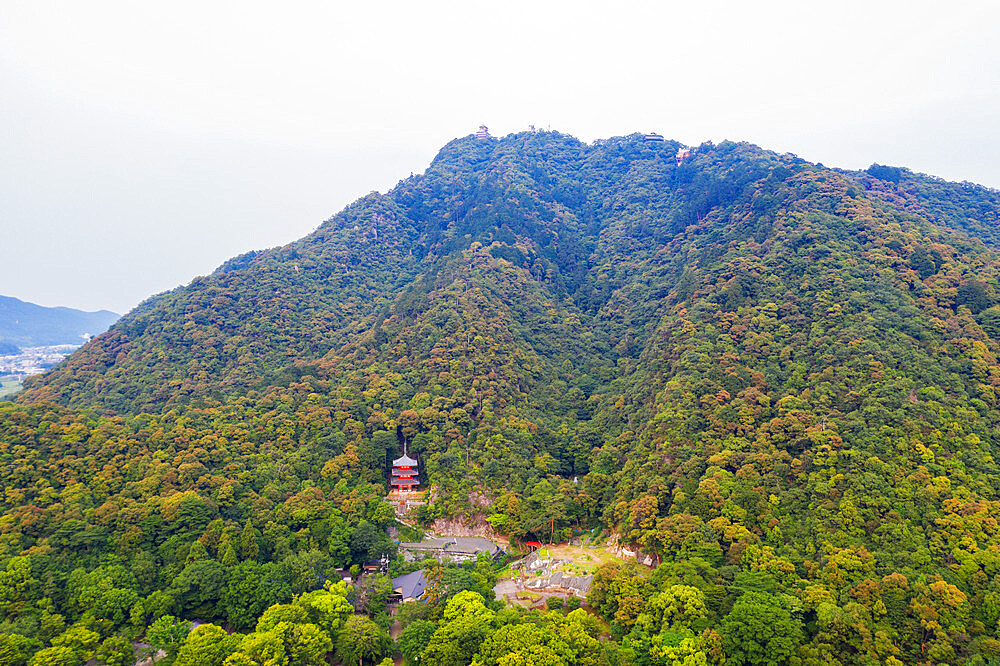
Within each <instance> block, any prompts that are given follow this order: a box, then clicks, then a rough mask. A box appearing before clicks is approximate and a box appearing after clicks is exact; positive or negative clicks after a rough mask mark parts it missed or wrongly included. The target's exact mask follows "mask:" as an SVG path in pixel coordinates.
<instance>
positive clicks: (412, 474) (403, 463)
mask: <svg viewBox="0 0 1000 666" xmlns="http://www.w3.org/2000/svg"><path fill="white" fill-rule="evenodd" d="M417 477H418V472H417V461H416V460H414V459H413V458H411V457H410V456H408V455H406V449H403V457H401V458H396V459H395V460H393V461H392V478H391V479H390V480H389V484H390V485H392V486H393V487H394V488H396V489H397V490H398V491H399V492H401V493H408V492H412V491H413V489H414V488H416V487H417V485H418V484H419V483H420V482H419V481H418V480H417Z"/></svg>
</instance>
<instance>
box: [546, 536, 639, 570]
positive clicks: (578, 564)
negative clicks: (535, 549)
mask: <svg viewBox="0 0 1000 666" xmlns="http://www.w3.org/2000/svg"><path fill="white" fill-rule="evenodd" d="M544 550H545V552H546V553H547V555H542V554H541V552H539V557H543V558H544V557H549V556H551V557H554V558H556V559H557V560H567V561H568V563H567V564H564V565H562V566H561V567H560V570H561V571H563V572H564V573H568V574H571V575H574V576H583V575H586V574H590V573H594V572H595V571H596V570H597V567H599V566H601V565H602V564H604V563H605V562H622V561H624V560H622V558H620V557H618V556H617V555H615V554H614V553H612V552H611V551H610V550H608V549H606V548H580V547H578V546H570V545H566V544H563V545H559V546H550V547H549V548H546V549H544Z"/></svg>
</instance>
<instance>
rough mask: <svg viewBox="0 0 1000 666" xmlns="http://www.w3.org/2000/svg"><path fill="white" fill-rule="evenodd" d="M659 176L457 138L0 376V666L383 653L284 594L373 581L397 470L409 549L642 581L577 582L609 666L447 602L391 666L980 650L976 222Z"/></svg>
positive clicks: (736, 159)
mask: <svg viewBox="0 0 1000 666" xmlns="http://www.w3.org/2000/svg"><path fill="white" fill-rule="evenodd" d="M677 148H678V145H677V144H675V143H671V142H665V143H644V142H643V141H642V140H641V137H640V136H630V137H624V138H619V139H612V140H608V141H602V142H597V143H595V144H592V145H587V144H583V143H580V142H579V141H577V140H575V139H573V138H571V137H567V136H564V135H560V134H557V133H548V132H542V133H525V134H518V135H512V136H509V137H507V138H505V139H502V140H476V139H473V138H471V137H469V138H464V139H458V140H455V141H453V142H452V143H450V144H448V145H447V146H446V147H445V148H444V149H443V150H442V151H441V153H440V154H439V155H438V157H437V158H436V159H435V161H434V163H433V164H432V165H431V167H430V168H429V169H428V171H427V172H426V173H424V174H422V175H419V176H414V177H411V178H410V179H407V180H405V181H403V182H401V183H400V184H399V185H398V186H397V187H396V188H394V189H393V190H392V191H390V192H389V193H387V194H385V195H379V194H372V195H370V196H368V197H365V198H364V199H362V200H360V201H359V202H357V203H355V204H354V205H352V206H351V207H349V208H348V209H347V210H345V211H344V212H343V213H340V214H338V215H336V216H334V217H333V218H331V219H330V220H328V221H327V222H325V223H324V224H323V225H321V226H320V228H319V229H317V231H316V232H314V233H313V234H311V235H310V236H307V237H306V238H304V239H302V240H300V241H298V242H296V243H293V244H291V245H288V246H285V247H282V248H277V249H273V250H268V251H264V252H260V253H255V254H251V255H246V256H244V257H239V258H237V259H234V260H232V261H230V262H228V263H227V264H225V265H224V266H223V267H221V268H220V269H219V270H218V271H217V272H216V273H214V274H212V275H210V276H207V277H202V278H197V279H196V280H195V281H194V282H192V283H191V284H190V285H188V286H187V287H184V288H181V289H178V290H175V291H173V292H169V293H167V294H162V295H160V296H156V297H154V298H152V299H150V300H149V301H147V302H146V303H144V304H143V305H142V306H140V307H139V308H138V309H137V310H136V311H134V312H132V313H130V314H129V315H126V316H125V317H124V318H123V319H122V321H121V322H119V324H117V325H116V326H115V327H114V328H113V329H112V330H111V331H109V332H108V333H107V334H105V335H103V336H100V337H99V338H97V339H95V340H93V341H91V342H90V343H89V344H88V345H86V346H85V347H84V348H83V349H81V350H80V351H79V352H78V353H76V354H74V355H73V356H72V357H70V358H69V359H68V360H67V361H66V362H65V363H64V364H63V365H62V366H60V367H59V368H57V369H56V370H54V371H53V372H51V373H49V374H47V375H45V376H44V377H42V378H39V379H35V380H33V381H32V382H29V383H28V385H27V386H28V389H27V391H26V392H25V393H24V394H23V396H21V397H20V399H19V401H20V402H21V403H22V405H6V406H2V407H0V478H2V485H3V488H4V494H3V496H2V497H0V503H2V506H3V509H4V513H3V519H2V521H0V556H2V557H3V558H5V560H4V561H5V562H7V568H6V573H0V576H6V577H5V578H3V579H2V584H3V585H5V586H7V587H4V588H3V590H4V592H3V593H2V594H0V603H2V604H3V606H2V607H0V612H2V613H5V615H4V617H6V624H5V625H4V627H3V628H0V632H4V631H5V632H7V633H8V634H10V635H11V636H15V635H17V636H26V637H30V638H32V639H35V638H37V639H38V640H39V641H40V643H38V644H37V645H26V644H21V643H17V639H13V638H11V639H10V640H11V641H13V642H12V643H10V647H9V649H10V650H20V651H21V652H23V653H24V654H26V655H27V654H30V653H31V652H32V651H34V650H37V649H39V648H41V647H42V646H43V645H44V646H45V649H46V650H58V649H61V648H60V647H59V645H56V643H58V640H57V641H56V642H55V643H52V639H53V638H58V636H60V635H62V633H64V629H65V627H64V625H65V624H66V623H72V622H76V621H77V620H80V621H81V622H83V623H84V624H85V625H86V626H87V627H89V628H88V629H87V630H88V631H92V632H96V633H95V635H97V636H98V638H101V639H102V640H103V639H104V638H105V636H110V635H112V634H114V632H116V631H124V630H125V629H124V628H126V627H131V631H134V632H141V631H143V630H144V629H145V627H146V626H148V625H149V624H150V623H151V622H153V621H154V620H157V619H158V618H160V617H161V616H165V615H172V616H176V617H182V618H198V619H204V620H214V621H216V622H219V623H222V622H226V623H228V624H229V626H230V627H231V628H234V629H236V630H237V631H241V632H249V631H251V630H254V627H256V630H255V632H256V633H249V634H247V636H246V638H242V637H241V638H240V641H241V642H239V643H237V642H236V641H230V643H232V645H230V643H226V642H225V641H226V640H227V639H224V637H223V636H222V635H221V634H218V632H214V633H213V631H214V630H213V631H202V632H200V633H198V635H197V640H198V641H200V642H201V643H204V644H205V645H206V646H208V645H209V644H211V645H216V643H218V644H225V645H226V646H228V647H226V648H225V650H229V652H227V653H226V654H235V653H236V652H240V651H242V652H240V654H243V655H245V656H247V658H248V659H249V658H252V656H251V655H252V650H263V649H264V648H265V647H267V646H271V647H267V649H275V650H276V649H278V648H277V645H278V643H281V645H282V646H283V647H282V648H281V649H282V650H285V651H286V652H288V653H289V654H291V653H292V652H294V651H295V650H299V651H300V652H301V651H305V652H301V654H307V653H308V650H319V651H320V652H322V654H323V655H326V654H334V655H335V654H341V656H342V657H344V658H347V657H348V656H349V657H350V658H351V659H352V660H353V659H356V658H360V659H362V660H366V659H367V660H369V661H376V660H377V658H380V657H381V656H382V654H383V653H384V652H385V645H384V638H383V637H382V635H381V634H380V633H379V631H381V628H378V627H376V629H378V630H376V629H373V628H372V626H369V625H368V624H366V623H365V622H362V621H360V620H355V621H352V622H351V625H350V631H349V632H348V631H347V629H346V628H345V627H346V625H337V627H336V628H333V627H328V628H326V629H323V626H324V625H323V624H322V622H320V620H319V619H316V618H313V616H312V615H310V613H311V612H312V611H309V610H308V609H305V608H304V607H303V606H302V604H303V603H304V602H302V601H301V599H302V598H304V597H302V596H301V595H308V594H311V593H315V592H316V590H317V589H318V588H320V587H321V586H322V582H323V581H324V580H325V579H326V578H327V577H328V576H331V575H333V574H332V572H333V569H334V568H335V567H336V566H345V565H350V564H352V563H353V564H358V563H361V562H363V561H366V560H368V559H370V558H373V557H377V556H380V555H382V554H383V553H386V552H388V553H390V554H391V553H392V552H393V550H394V545H393V544H392V543H391V542H389V540H388V539H387V538H386V537H385V535H384V532H383V530H382V528H383V527H385V526H386V525H387V524H389V523H390V522H392V521H393V520H394V516H393V513H392V511H391V509H390V507H389V506H388V505H387V504H385V503H384V502H383V501H382V499H381V498H382V496H383V494H384V492H385V482H384V479H385V473H386V464H387V461H388V460H389V459H391V457H392V456H393V455H395V454H397V452H398V451H399V450H400V447H401V445H402V444H403V443H405V444H406V445H407V448H408V450H409V451H410V452H412V453H413V454H414V455H416V456H418V457H419V458H420V461H421V469H422V472H421V474H422V478H421V482H422V485H423V486H424V487H430V488H432V494H431V500H432V501H431V502H430V504H428V505H427V506H425V507H423V508H422V509H421V510H420V512H419V513H418V515H417V516H416V517H417V519H419V520H421V521H424V522H428V521H431V520H433V519H436V518H453V517H456V516H459V515H464V516H466V517H468V518H471V519H477V520H484V521H488V522H489V523H490V524H491V525H492V527H493V528H494V529H495V530H497V531H498V532H499V533H500V534H502V535H504V536H510V537H512V538H514V539H515V540H516V539H524V538H530V539H535V540H546V541H547V540H550V539H562V538H568V537H569V536H571V534H572V533H573V530H574V529H578V528H598V529H610V530H613V531H614V532H615V533H616V534H617V535H618V538H619V539H620V540H621V541H623V542H625V543H627V544H629V545H631V546H634V547H635V548H637V549H639V550H641V551H643V552H644V553H645V554H647V555H648V556H649V557H650V558H651V559H652V561H653V564H654V566H655V567H656V568H655V570H653V571H650V570H646V569H640V568H636V569H622V568H616V566H610V567H606V568H605V569H602V570H601V571H600V572H599V573H598V576H597V578H596V580H595V586H594V589H593V591H592V593H591V598H590V603H591V605H592V607H593V608H594V610H595V611H596V612H598V613H599V614H600V615H601V616H603V618H604V619H605V620H606V621H607V622H608V623H609V627H610V633H611V635H612V636H613V637H614V638H615V639H616V640H615V641H614V642H613V643H610V644H608V645H606V646H604V647H601V646H595V645H594V643H595V642H596V638H595V636H597V635H599V634H600V629H599V628H596V629H595V627H593V626H591V625H590V624H588V621H587V620H585V619H583V617H582V616H580V615H574V614H572V613H571V614H570V616H572V617H573V618H574V619H572V620H570V616H566V617H565V618H563V619H559V618H560V617H562V616H558V617H557V616H548V619H545V620H543V619H541V618H539V617H536V618H535V619H525V618H514V617H513V616H512V617H510V618H507V617H498V616H497V615H495V613H498V612H509V611H499V610H498V609H496V608H494V607H493V606H492V605H490V600H489V599H484V598H483V597H482V596H480V599H478V600H477V599H476V598H474V597H471V596H468V595H471V594H473V592H461V593H460V594H465V595H466V596H463V597H461V598H459V596H455V595H453V596H454V598H453V603H454V604H455V608H459V607H460V608H462V609H465V610H469V609H471V610H470V612H472V611H475V612H474V613H473V615H475V617H477V618H479V620H481V621H476V622H459V621H458V620H457V619H456V617H457V616H453V617H450V618H449V616H448V613H449V611H447V610H445V608H446V607H447V604H449V603H452V602H447V601H445V600H442V602H441V605H440V607H438V609H437V611H435V613H436V614H430V615H428V617H422V618H419V619H418V620H416V622H422V623H424V624H414V625H413V626H414V627H416V628H415V629H413V630H411V631H410V632H409V633H408V634H404V637H405V638H406V641H405V646H403V648H404V654H406V655H407V658H408V659H411V661H413V663H417V662H419V663H421V664H424V663H427V664H431V663H468V662H469V661H470V660H475V663H482V664H486V663H499V662H500V660H502V659H508V660H509V659H515V658H517V659H521V658H525V659H526V658H529V657H528V656H527V655H534V656H535V657H537V658H538V659H543V658H544V659H545V660H548V661H546V662H545V663H585V662H587V663H589V662H588V660H593V663H607V662H610V663H614V664H631V663H636V664H647V663H648V664H661V663H662V664H673V663H682V662H683V663H706V662H711V663H721V661H722V659H723V658H724V657H725V658H726V659H727V660H726V662H725V663H728V664H732V663H747V664H756V663H801V664H836V663H844V664H882V663H897V662H902V663H928V664H929V663H969V664H978V663H985V662H986V661H987V660H988V659H989V658H992V657H1000V640H998V639H1000V634H998V621H1000V564H998V563H1000V559H998V556H997V553H1000V530H998V528H997V523H996V520H995V516H996V514H997V512H998V510H1000V496H998V491H1000V468H998V467H997V464H996V460H995V456H996V455H997V453H998V452H997V446H998V441H997V435H996V433H997V432H998V427H1000V393H998V392H1000V366H998V364H997V354H998V353H1000V346H998V342H1000V307H998V302H1000V299H998V292H1000V287H998V284H997V268H998V259H1000V255H998V254H997V251H996V250H995V249H994V246H995V244H997V243H998V242H1000V235H998V225H997V215H998V211H1000V199H998V195H997V193H996V192H994V191H992V190H988V189H985V188H981V187H978V186H972V185H969V184H953V183H946V182H944V181H940V180H937V179H933V178H930V177H926V176H921V175H917V174H913V173H912V172H910V171H908V170H906V169H902V168H894V167H881V166H878V165H874V166H873V167H872V168H870V169H868V171H867V172H857V173H854V172H841V171H835V170H831V169H826V168H822V167H818V166H815V165H811V164H809V163H806V162H804V161H803V160H800V159H798V158H795V157H794V156H790V155H776V154H773V153H769V152H766V151H762V150H760V149H758V148H756V147H754V146H750V145H747V144H738V143H723V144H720V145H712V144H705V145H702V146H699V147H698V148H697V149H695V150H694V151H693V154H692V155H691V156H690V157H688V158H686V159H684V160H683V161H682V162H681V164H677V162H676V160H675V154H676V150H677ZM56 404H61V405H62V406H55V405H56ZM479 575H480V576H485V575H486V574H484V573H482V572H480V574H479ZM472 585H473V583H472V582H469V583H468V585H467V586H466V588H465V589H470V588H469V586H472ZM477 585H478V586H479V587H478V589H479V592H476V594H479V593H480V592H484V591H486V590H487V589H488V588H483V587H482V581H479V583H477ZM453 592H456V594H459V593H458V592H457V589H456V590H453ZM330 594H333V593H332V592H331V593H330ZM296 595H299V596H296ZM343 595H344V596H345V598H346V596H347V595H348V592H343ZM487 596H488V595H487ZM294 599H299V600H300V601H293V600H294ZM455 599H458V600H457V601H455ZM327 602H329V603H332V601H331V600H330V599H326V601H325V602H324V603H327ZM274 604H278V606H277V607H278V608H284V606H283V605H287V606H289V608H288V609H285V610H283V611H280V613H285V612H286V611H287V613H289V614H290V615H289V616H288V619H287V620H284V622H286V626H284V628H283V629H281V630H280V631H279V630H278V628H277V627H278V626H279V625H280V624H281V622H279V621H277V619H276V618H277V617H278V615H277V614H278V613H279V611H274V613H275V615H273V617H274V618H275V621H274V622H270V621H268V622H265V621H264V619H261V620H260V622H264V624H263V625H261V624H260V623H259V622H257V618H258V617H261V615H262V614H263V616H264V617H268V615H267V613H271V612H272V611H271V610H267V608H268V607H273V605H274ZM296 604H298V606H296ZM480 606H482V607H481V608H480ZM292 607H298V608H299V610H294V609H292ZM272 610H273V608H272ZM455 612H456V613H457V612H458V611H455ZM372 615H373V617H377V615H378V614H377V613H373V614H372ZM282 617H284V616H282ZM310 618H312V619H310ZM324 621H326V620H324ZM272 625H273V626H272ZM506 625H510V626H511V628H510V629H507V628H506ZM306 626H315V627H319V629H317V630H316V631H314V630H313V629H305V628H295V627H306ZM262 627H263V628H262ZM502 627H503V629H501V628H502ZM199 629H200V628H199ZM220 631H221V630H220ZM282 632H284V633H282ZM295 632H298V633H295ZM317 632H319V633H317ZM257 634H261V636H258V637H257V638H253V636H256V635H257ZM264 634H267V636H266V637H264V636H263V635H264ZM344 635H349V636H357V637H359V638H356V639H350V640H349V641H348V642H347V643H343V644H341V643H338V641H339V640H340V638H341V637H342V636H344ZM324 637H325V638H324ZM194 638H195V634H194V633H192V634H191V639H190V640H194ZM459 638H461V640H459ZM80 640H83V639H82V638H81V639H80ZM87 640H89V638H88V639H87ZM78 642H79V641H78ZM15 643H16V644H15ZM50 643H52V644H51V645H50ZM328 643H329V644H328ZM74 645H75V644H74ZM87 645H89V643H88V644H87ZM361 645H364V646H368V647H366V648H365V650H367V651H366V652H364V653H363V654H362V653H357V652H356V650H355V648H359V649H360V647H359V646H361ZM261 646H264V647H261ZM401 646H402V644H401ZM456 646H457V647H456ZM5 649H6V648H5ZM66 649H70V648H66ZM73 649H77V648H73ZM89 649H91V648H86V647H81V648H78V649H77V651H78V652H79V653H80V654H84V652H85V651H86V650H89ZM93 649H94V650H96V648H93ZM109 649H110V648H109ZM178 649H179V650H180V652H179V655H180V656H178V663H181V661H182V660H183V659H184V658H185V657H184V656H183V655H184V654H186V653H185V652H184V649H185V648H184V647H181V648H178ZM192 649H193V648H192ZM208 649H209V647H205V650H208ZM212 649H216V648H212ZM219 649H220V650H222V648H219ZM352 650H354V651H352ZM449 650H450V652H449ZM455 650H458V652H455ZM320 652H316V654H320ZM515 652H516V653H518V654H519V655H520V656H517V657H511V656H510V655H511V654H513V653H515ZM296 654H299V653H296ZM308 654H312V653H308ZM411 657H412V658H411ZM685 659H691V660H693V661H690V662H687V661H684V660H685ZM602 660H607V661H602ZM191 663H197V662H191ZM238 663H244V662H238ZM504 663H507V662H506V661H505V662H504ZM511 663H514V662H511ZM517 663H521V662H517Z"/></svg>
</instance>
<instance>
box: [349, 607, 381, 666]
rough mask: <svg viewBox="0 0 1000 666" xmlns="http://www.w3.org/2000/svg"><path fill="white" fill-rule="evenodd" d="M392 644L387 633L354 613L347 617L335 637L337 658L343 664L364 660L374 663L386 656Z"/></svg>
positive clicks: (361, 662) (363, 661)
mask: <svg viewBox="0 0 1000 666" xmlns="http://www.w3.org/2000/svg"><path fill="white" fill-rule="evenodd" d="M391 646H392V640H391V639H390V638H389V635H388V634H386V633H385V631H383V630H382V628H381V627H379V626H378V625H377V624H375V623H374V622H372V621H371V620H369V619H368V618H366V617H362V616H360V615H354V616H351V617H349V618H348V619H347V622H345V623H344V628H343V630H342V631H341V632H340V636H339V637H338V639H337V658H338V659H340V660H341V661H342V662H343V663H345V664H353V663H355V662H356V663H358V664H359V666H360V665H361V664H363V663H365V662H366V661H367V662H369V663H375V662H377V661H380V660H381V659H382V657H384V656H386V655H387V654H388V653H389V651H390V649H391Z"/></svg>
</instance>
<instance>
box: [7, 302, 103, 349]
mask: <svg viewBox="0 0 1000 666" xmlns="http://www.w3.org/2000/svg"><path fill="white" fill-rule="evenodd" d="M119 317H120V315H118V314H116V313H114V312H110V311H109V310H99V311H97V312H85V311H83V310H76V309H74V308H66V307H45V306H42V305H36V304H34V303H28V302H27V301H22V300H20V299H18V298H13V297H11V296H0V346H3V347H4V348H6V349H10V347H11V346H14V347H43V346H48V345H74V344H75V345H80V344H83V343H84V342H85V341H86V338H85V337H84V336H86V335H90V336H95V335H100V334H101V333H103V332H104V331H106V330H108V327H110V326H111V325H112V324H114V323H115V322H116V321H118V318H119Z"/></svg>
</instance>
